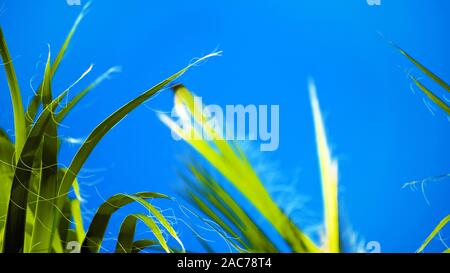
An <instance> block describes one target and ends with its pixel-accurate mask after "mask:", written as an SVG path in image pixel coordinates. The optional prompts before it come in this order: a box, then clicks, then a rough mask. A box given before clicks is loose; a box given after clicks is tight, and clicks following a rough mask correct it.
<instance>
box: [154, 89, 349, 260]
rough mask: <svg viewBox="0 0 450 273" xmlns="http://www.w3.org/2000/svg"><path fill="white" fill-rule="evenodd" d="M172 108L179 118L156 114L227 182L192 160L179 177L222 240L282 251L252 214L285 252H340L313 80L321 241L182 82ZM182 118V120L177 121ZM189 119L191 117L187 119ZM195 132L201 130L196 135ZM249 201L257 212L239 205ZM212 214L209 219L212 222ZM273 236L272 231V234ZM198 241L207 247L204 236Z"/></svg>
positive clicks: (332, 165)
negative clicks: (278, 197) (285, 205)
mask: <svg viewBox="0 0 450 273" xmlns="http://www.w3.org/2000/svg"><path fill="white" fill-rule="evenodd" d="M173 89H174V91H175V110H176V112H177V115H178V116H179V117H181V119H180V120H178V121H175V120H172V119H171V118H170V117H169V116H167V115H166V114H160V115H159V116H160V119H161V120H162V122H164V123H165V124H166V125H167V126H168V127H169V128H170V129H171V130H172V131H173V132H175V133H176V134H177V135H179V136H180V137H181V138H182V139H184V140H185V141H186V142H187V143H189V144H190V145H191V146H192V147H193V148H194V149H195V150H196V151H197V152H198V153H199V154H200V155H201V156H202V157H203V159H204V160H206V161H207V162H209V163H210V165H211V166H212V167H213V169H214V171H215V172H217V173H219V174H220V175H221V177H223V178H224V179H225V180H226V182H225V183H227V185H224V184H223V183H221V182H220V181H219V180H218V179H215V178H214V176H213V175H212V174H211V173H209V172H208V171H207V170H206V168H205V167H203V166H202V164H201V163H199V162H198V161H196V160H192V161H190V162H188V163H187V173H186V172H183V173H182V174H181V177H182V179H183V181H184V182H185V184H186V187H185V188H184V189H183V193H184V194H185V195H186V197H187V199H188V200H189V201H190V203H191V204H193V206H194V207H195V208H197V209H198V210H199V211H200V212H201V213H203V214H204V216H206V217H207V218H203V217H202V216H201V215H199V214H196V213H195V215H196V216H198V217H199V218H200V219H208V221H205V223H207V224H208V225H209V228H210V229H212V230H214V231H216V232H218V233H220V234H221V236H222V237H223V238H225V239H226V240H227V242H228V243H229V244H230V245H231V246H233V247H234V249H235V250H237V251H240V252H281V251H282V250H281V248H280V244H279V242H277V241H276V240H275V239H274V236H268V235H267V234H266V230H265V228H264V227H263V226H261V225H260V224H258V221H256V219H255V217H262V218H263V219H265V220H266V221H267V222H268V223H270V227H271V229H273V231H275V232H276V233H277V234H278V235H279V236H280V237H281V238H282V240H283V241H284V243H285V244H286V245H287V246H288V247H289V251H290V252H341V251H342V247H341V245H340V243H341V236H340V229H339V209H338V167H337V161H336V160H334V159H333V158H332V157H331V154H330V149H329V146H328V143H327V138H326V135H325V129H324V124H323V120H322V115H321V112H320V108H319V102H318V99H317V97H316V90H315V86H314V84H313V83H312V82H311V83H310V85H309V89H310V96H311V105H312V109H313V116H314V125H315V130H316V143H317V150H318V156H319V165H320V172H321V180H322V194H323V202H324V215H323V219H324V227H325V228H324V230H323V236H322V240H321V242H322V243H321V244H317V243H316V242H314V241H313V240H312V239H311V237H310V236H308V234H306V233H305V232H304V230H302V229H301V228H300V227H299V226H298V225H297V224H296V223H295V222H294V221H293V220H292V219H291V218H290V217H289V216H288V215H287V214H286V213H285V212H284V211H283V209H282V208H281V207H280V206H279V204H277V203H276V202H275V201H274V199H273V198H272V197H271V195H270V193H269V192H268V190H267V188H266V187H265V185H264V184H263V182H262V180H261V179H260V177H259V176H258V174H257V172H256V171H255V169H254V168H253V166H252V164H251V163H250V161H249V159H248V157H247V156H246V154H245V153H244V152H243V150H242V149H241V148H240V147H239V145H237V144H236V143H235V142H231V141H227V140H225V138H224V137H223V135H222V133H221V129H220V128H217V126H215V125H214V124H215V123H214V122H211V120H209V118H210V117H208V116H207V115H206V114H205V112H204V111H203V109H198V108H199V107H195V106H194V100H195V97H194V95H193V94H192V93H190V92H189V91H188V90H187V89H186V88H185V87H184V86H182V85H177V86H175V87H173ZM180 121H181V123H180ZM191 121H193V122H191ZM195 136H203V137H202V138H197V137H195ZM229 185H232V187H233V188H234V189H236V190H237V191H238V192H239V193H240V194H241V195H242V196H243V197H244V200H242V199H239V198H236V194H235V193H233V192H232V191H229V190H228V189H229V187H228V186H229ZM243 202H245V203H249V204H251V206H252V207H253V208H254V209H256V210H257V214H258V215H255V213H249V212H248V211H246V210H245V209H244V207H245V205H244V204H243ZM209 220H211V221H212V222H213V223H214V224H209V223H211V222H210V221H209ZM275 237H276V236H275ZM201 243H202V244H203V245H204V246H205V248H206V249H207V250H209V251H212V250H213V247H212V246H209V245H208V243H207V242H205V241H202V240H201Z"/></svg>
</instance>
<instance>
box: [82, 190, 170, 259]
mask: <svg viewBox="0 0 450 273" xmlns="http://www.w3.org/2000/svg"><path fill="white" fill-rule="evenodd" d="M151 198H165V199H169V197H167V196H165V195H163V194H159V193H153V192H143V193H137V194H134V195H128V194H116V195H114V196H112V197H111V198H109V199H108V200H107V201H106V202H105V203H103V204H102V205H101V206H100V207H99V208H98V210H97V212H96V214H95V215H94V218H93V219H92V222H91V224H90V226H89V229H88V232H87V234H86V238H85V239H84V242H83V245H82V248H81V251H82V252H90V253H97V252H99V250H100V247H101V243H102V241H103V237H104V236H105V232H106V228H107V226H108V223H109V220H110V219H111V216H112V215H113V214H114V213H115V212H116V211H117V210H118V209H120V208H122V207H124V206H126V205H128V204H130V203H133V202H137V200H141V199H151Z"/></svg>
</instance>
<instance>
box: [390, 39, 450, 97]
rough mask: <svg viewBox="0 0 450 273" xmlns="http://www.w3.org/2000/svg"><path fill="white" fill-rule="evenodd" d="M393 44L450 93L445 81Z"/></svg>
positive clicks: (449, 87)
mask: <svg viewBox="0 0 450 273" xmlns="http://www.w3.org/2000/svg"><path fill="white" fill-rule="evenodd" d="M391 44H392V45H393V46H394V47H395V48H397V49H398V50H399V51H400V53H401V54H403V55H404V56H405V57H406V58H408V59H409V60H410V61H411V62H412V63H413V64H414V65H415V66H417V67H418V68H419V69H420V70H421V71H422V72H423V73H425V74H426V75H427V76H428V77H430V78H431V79H433V80H434V81H435V82H437V83H438V84H439V85H440V86H442V87H443V88H444V89H445V90H447V91H448V92H450V86H449V85H448V84H447V83H446V82H445V81H444V80H442V79H441V78H440V77H438V76H437V75H436V74H434V73H433V72H431V71H430V70H429V69H427V68H426V67H425V66H424V65H422V64H421V63H420V62H419V61H417V60H416V59H414V58H413V57H412V56H411V55H409V54H408V53H407V52H406V51H404V50H403V49H402V48H400V47H399V46H397V45H396V44H394V43H392V42H391Z"/></svg>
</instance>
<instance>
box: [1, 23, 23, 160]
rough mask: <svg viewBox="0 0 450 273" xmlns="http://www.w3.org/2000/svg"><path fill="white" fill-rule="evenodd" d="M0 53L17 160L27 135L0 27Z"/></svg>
mask: <svg viewBox="0 0 450 273" xmlns="http://www.w3.org/2000/svg"><path fill="white" fill-rule="evenodd" d="M0 54H1V56H2V59H3V65H4V67H5V71H6V77H7V79H8V85H9V90H10V94H11V101H12V106H13V112H14V134H15V151H16V162H17V161H18V160H19V156H20V153H21V152H22V148H23V146H24V145H25V140H26V137H27V131H26V124H25V111H24V109H23V104H22V97H21V95H20V89H19V83H18V82H17V76H16V71H15V69H14V65H13V61H12V59H11V56H10V54H9V50H8V46H7V44H6V40H5V37H4V35H3V30H2V29H1V28H0Z"/></svg>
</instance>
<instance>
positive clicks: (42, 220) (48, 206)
mask: <svg viewBox="0 0 450 273" xmlns="http://www.w3.org/2000/svg"><path fill="white" fill-rule="evenodd" d="M51 89H52V88H51V68H50V54H49V55H48V58H47V64H46V67H45V73H44V80H43V84H42V92H41V95H42V102H43V106H44V107H45V108H47V107H49V106H50V104H51V103H52V90H51ZM57 126H58V124H57V123H56V122H55V120H54V119H53V118H52V119H51V120H50V123H49V125H48V127H47V129H46V131H45V133H44V137H43V145H42V171H41V180H40V182H41V184H40V186H39V198H38V200H37V207H36V212H35V222H34V223H33V227H34V231H33V235H32V241H31V244H32V246H35V247H34V248H33V250H34V251H35V252H43V253H49V252H51V250H52V248H53V239H54V236H55V233H56V232H57V223H56V221H57V218H56V214H57V213H59V211H57V210H56V199H55V196H56V194H57V191H58V181H59V180H58V157H57V152H58V133H57ZM58 222H59V221H58Z"/></svg>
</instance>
